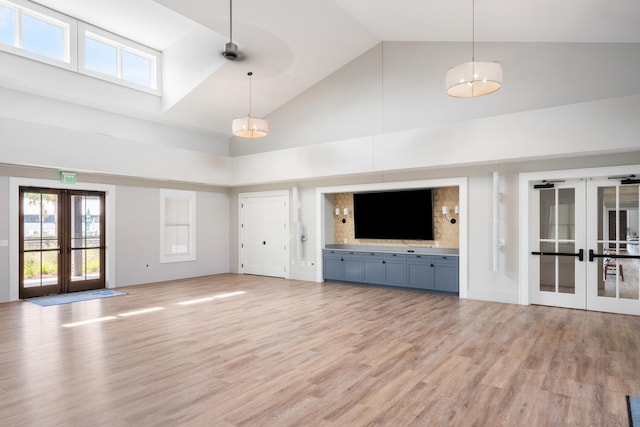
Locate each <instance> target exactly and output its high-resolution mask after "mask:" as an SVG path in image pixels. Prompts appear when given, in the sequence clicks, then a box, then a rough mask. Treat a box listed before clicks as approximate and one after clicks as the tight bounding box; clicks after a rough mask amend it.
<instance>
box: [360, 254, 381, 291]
mask: <svg viewBox="0 0 640 427" xmlns="http://www.w3.org/2000/svg"><path fill="white" fill-rule="evenodd" d="M362 264H363V268H364V282H365V283H373V284H375V285H383V284H384V283H385V261H384V255H383V254H380V253H373V252H367V253H364V254H362Z"/></svg>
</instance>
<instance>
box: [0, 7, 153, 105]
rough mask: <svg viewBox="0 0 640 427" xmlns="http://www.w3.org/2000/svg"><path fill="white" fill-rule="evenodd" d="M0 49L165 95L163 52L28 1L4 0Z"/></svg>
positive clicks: (0, 29)
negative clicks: (162, 68)
mask: <svg viewBox="0 0 640 427" xmlns="http://www.w3.org/2000/svg"><path fill="white" fill-rule="evenodd" d="M0 50H3V51H5V52H9V53H13V54H16V55H20V56H23V57H27V58H30V59H34V60H37V61H40V62H45V63H47V64H51V65H55V66H58V67H61V68H65V69H69V70H72V71H75V72H78V73H81V74H85V75H88V76H92V77H96V78H99V79H102V80H106V81H110V82H113V83H118V84H121V85H123V86H127V87H131V88H134V89H138V90H142V91H145V92H149V93H152V94H156V95H160V94H161V87H160V81H161V78H160V69H161V59H162V56H161V53H160V52H158V51H156V50H154V49H151V48H148V47H146V46H143V45H141V44H139V43H136V42H134V41H132V40H129V39H126V38H124V37H120V36H118V35H116V34H113V33H110V32H108V31H105V30H103V29H100V28H97V27H95V26H92V25H90V24H88V23H85V22H82V21H79V20H77V19H74V18H72V17H69V16H67V15H64V14H61V13H59V12H56V11H54V10H51V9H48V8H45V7H42V6H40V5H38V4H36V3H33V2H30V1H27V0H11V1H9V0H0Z"/></svg>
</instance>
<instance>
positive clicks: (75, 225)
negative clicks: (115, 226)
mask: <svg viewBox="0 0 640 427" xmlns="http://www.w3.org/2000/svg"><path fill="white" fill-rule="evenodd" d="M101 210H102V207H101V206H100V197H95V196H85V195H73V196H71V248H72V251H71V280H72V281H78V280H90V279H98V278H100V212H101ZM92 248H95V249H92Z"/></svg>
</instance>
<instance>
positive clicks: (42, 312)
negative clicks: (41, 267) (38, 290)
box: [0, 274, 640, 427]
mask: <svg viewBox="0 0 640 427" xmlns="http://www.w3.org/2000/svg"><path fill="white" fill-rule="evenodd" d="M120 290H123V291H124V292H127V295H126V296H118V297H112V298H106V299H102V300H93V301H86V302H79V303H74V304H67V305H60V306H53V307H44V308H43V307H39V306H37V305H34V304H31V303H28V302H15V303H6V304H0V425H2V426H38V427H40V426H116V427H117V426H136V427H138V426H144V427H147V426H174V425H175V426H178V425H180V426H222V427H230V426H363V425H381V426H382V425H383V426H438V425H442V426H474V425H477V426H485V425H488V426H493V425H496V426H497V425H504V426H524V425H527V426H560V425H574V426H590V425H594V426H607V425H612V426H615V425H620V426H626V425H628V418H627V409H626V404H625V395H626V394H631V395H637V396H640V317H635V316H623V315H614V314H604V313H595V312H585V311H578V310H567V309H560V308H548V307H538V306H518V305H510V304H499V303H491V302H482V301H473V300H460V299H458V298H453V297H446V296H437V295H430V294H422V293H416V292H410V291H399V290H388V289H382V288H374V287H365V286H349V285H344V284H335V283H325V284H318V283H310V282H301V281H287V280H282V279H275V278H266V277H257V276H247V275H245V276H240V275H233V274H225V275H218V276H209V277H202V278H196V279H190V280H180V281H174V282H167V283H161V284H154V285H144V286H133V287H128V288H120ZM229 292H245V293H244V294H236V295H233V296H229V297H227V298H216V299H210V300H206V301H203V302H200V303H198V304H192V305H178V304H177V303H179V302H182V301H187V300H192V299H195V298H203V297H212V296H220V295H221V294H224V293H229ZM151 307H163V309H162V310H159V311H155V312H149V313H146V314H139V315H135V316H128V317H122V316H118V315H119V314H122V313H126V312H130V311H133V310H139V309H144V308H151ZM107 316H113V317H115V318H114V319H110V320H106V321H104V322H100V323H93V324H86V325H81V326H76V327H63V326H62V325H64V324H68V323H72V322H79V321H84V320H89V319H96V318H101V317H107Z"/></svg>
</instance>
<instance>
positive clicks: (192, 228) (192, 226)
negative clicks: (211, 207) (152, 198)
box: [160, 188, 196, 264]
mask: <svg viewBox="0 0 640 427" xmlns="http://www.w3.org/2000/svg"><path fill="white" fill-rule="evenodd" d="M169 199H183V200H184V199H186V200H187V201H188V203H189V224H188V225H189V244H188V248H187V250H186V251H185V252H182V253H178V254H171V253H170V251H168V250H167V248H166V247H165V228H166V226H167V225H168V224H167V222H166V215H165V209H166V203H167V200H169ZM195 260H196V192H195V191H185V190H170V189H166V188H161V189H160V263H161V264H163V263H170V262H185V261H195Z"/></svg>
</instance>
